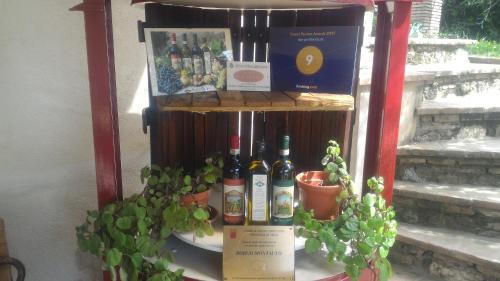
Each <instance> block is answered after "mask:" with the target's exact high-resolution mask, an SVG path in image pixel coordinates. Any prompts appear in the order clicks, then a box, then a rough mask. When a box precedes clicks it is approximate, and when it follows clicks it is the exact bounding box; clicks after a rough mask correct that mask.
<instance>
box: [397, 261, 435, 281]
mask: <svg viewBox="0 0 500 281" xmlns="http://www.w3.org/2000/svg"><path fill="white" fill-rule="evenodd" d="M390 280H391V281H440V280H439V279H437V278H435V277H432V276H431V275H430V274H429V273H427V272H424V271H423V270H419V269H418V268H413V267H409V266H406V265H403V264H398V263H393V264H392V277H391V278H390Z"/></svg>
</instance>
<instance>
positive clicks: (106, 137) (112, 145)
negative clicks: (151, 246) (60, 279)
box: [71, 0, 122, 281]
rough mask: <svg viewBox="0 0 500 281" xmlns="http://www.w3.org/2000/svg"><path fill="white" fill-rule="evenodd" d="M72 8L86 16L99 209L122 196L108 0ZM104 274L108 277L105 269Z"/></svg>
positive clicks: (94, 0)
mask: <svg viewBox="0 0 500 281" xmlns="http://www.w3.org/2000/svg"><path fill="white" fill-rule="evenodd" d="M71 10H72V11H83V12H84V17H85V34H86V41H87V61H88V70H89V86H90V103H91V110H92V127H93V134H94V151H95V169H96V181H97V201H98V204H99V208H102V207H103V206H104V205H105V204H107V203H109V202H113V201H116V200H121V199H122V179H121V163H120V140H119V131H118V112H117V104H116V82H115V65H114V51H113V28H112V21H111V1H110V0H85V1H84V2H83V3H82V4H79V5H77V6H75V7H73V8H71ZM103 276H104V280H105V281H108V280H111V278H110V276H109V273H108V272H105V273H104V274H103Z"/></svg>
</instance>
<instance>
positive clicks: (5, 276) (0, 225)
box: [0, 218, 12, 281]
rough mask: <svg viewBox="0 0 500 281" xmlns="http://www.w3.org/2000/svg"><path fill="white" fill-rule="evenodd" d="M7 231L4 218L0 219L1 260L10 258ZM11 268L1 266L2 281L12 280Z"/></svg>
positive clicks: (0, 277) (0, 275)
mask: <svg viewBox="0 0 500 281" xmlns="http://www.w3.org/2000/svg"><path fill="white" fill-rule="evenodd" d="M5 233H6V231H5V224H4V221H3V219H2V218H0V258H1V257H8V256H9V251H8V250H7V236H6V234H5ZM11 276H12V275H11V272H10V266H0V280H5V281H9V280H11V279H10V278H11Z"/></svg>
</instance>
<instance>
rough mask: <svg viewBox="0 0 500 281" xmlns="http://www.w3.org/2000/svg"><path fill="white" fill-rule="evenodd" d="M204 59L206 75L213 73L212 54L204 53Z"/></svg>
mask: <svg viewBox="0 0 500 281" xmlns="http://www.w3.org/2000/svg"><path fill="white" fill-rule="evenodd" d="M203 58H204V60H205V74H210V73H212V61H211V60H210V59H211V58H210V52H204V53H203Z"/></svg>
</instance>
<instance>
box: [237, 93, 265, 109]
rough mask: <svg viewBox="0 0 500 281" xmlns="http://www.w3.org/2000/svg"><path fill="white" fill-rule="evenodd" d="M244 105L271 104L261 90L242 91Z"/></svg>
mask: <svg viewBox="0 0 500 281" xmlns="http://www.w3.org/2000/svg"><path fill="white" fill-rule="evenodd" d="M241 94H242V95H243V99H244V100H245V106H249V107H260V106H262V107H265V106H268V107H269V106H271V101H270V100H269V99H268V98H267V97H266V96H265V95H264V94H263V93H262V92H243V93H241Z"/></svg>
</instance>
